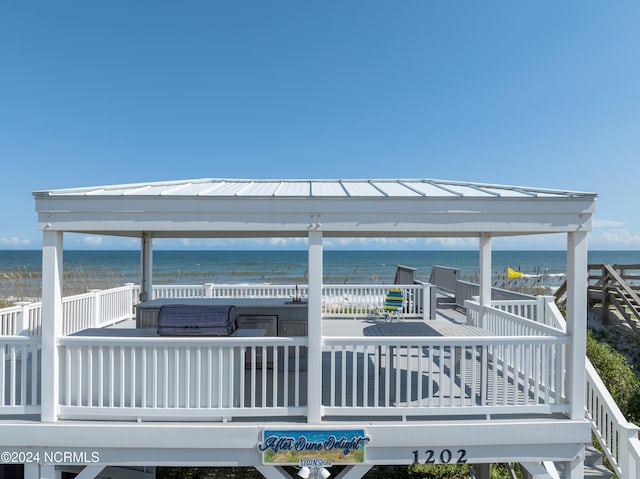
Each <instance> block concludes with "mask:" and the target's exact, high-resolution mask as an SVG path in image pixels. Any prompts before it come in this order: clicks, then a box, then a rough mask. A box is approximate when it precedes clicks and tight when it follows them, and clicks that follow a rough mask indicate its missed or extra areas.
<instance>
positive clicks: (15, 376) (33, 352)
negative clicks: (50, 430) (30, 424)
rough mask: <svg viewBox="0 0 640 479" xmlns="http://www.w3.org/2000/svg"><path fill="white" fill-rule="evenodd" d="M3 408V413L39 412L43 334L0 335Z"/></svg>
mask: <svg viewBox="0 0 640 479" xmlns="http://www.w3.org/2000/svg"><path fill="white" fill-rule="evenodd" d="M0 351H2V353H3V360H2V367H0V408H1V409H2V413H3V414H38V413H39V412H40V338H29V337H24V336H3V337H0Z"/></svg>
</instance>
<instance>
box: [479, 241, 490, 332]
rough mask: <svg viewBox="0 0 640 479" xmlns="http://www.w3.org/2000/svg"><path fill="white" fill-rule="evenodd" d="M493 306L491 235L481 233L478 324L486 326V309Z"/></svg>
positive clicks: (482, 326)
mask: <svg viewBox="0 0 640 479" xmlns="http://www.w3.org/2000/svg"><path fill="white" fill-rule="evenodd" d="M488 306H491V235H489V234H487V233H481V234H480V317H479V318H478V319H479V324H478V326H479V327H481V328H484V316H485V311H484V309H485V308H486V307H488Z"/></svg>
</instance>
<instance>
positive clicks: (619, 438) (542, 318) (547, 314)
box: [492, 296, 640, 479]
mask: <svg viewBox="0 0 640 479" xmlns="http://www.w3.org/2000/svg"><path fill="white" fill-rule="evenodd" d="M544 298H545V299H544V300H543V302H542V303H538V304H537V305H535V307H534V305H533V304H532V303H531V302H527V301H523V305H522V306H521V307H518V306H514V305H511V306H508V307H507V306H506V303H513V302H512V301H509V302H504V301H494V302H492V306H493V307H495V308H499V309H503V310H508V311H518V312H519V313H520V314H522V313H525V314H527V313H528V314H527V317H529V319H531V320H534V321H537V322H544V323H545V324H547V325H549V326H551V327H553V328H557V329H560V330H562V331H566V322H565V320H564V318H563V316H562V313H560V311H559V310H558V307H557V306H556V304H555V302H554V301H553V300H552V298H551V297H546V296H545V297H544ZM514 308H515V309H514ZM585 394H586V411H585V415H586V418H587V419H588V420H589V421H590V422H591V431H592V432H593V435H594V436H595V438H596V439H597V441H598V443H599V444H600V447H601V448H602V450H603V451H604V454H605V456H606V457H607V459H608V460H609V463H610V464H611V467H612V468H613V471H614V473H615V474H616V476H617V477H618V478H620V479H640V440H639V439H638V430H639V429H640V428H639V427H638V426H636V425H635V424H633V423H631V422H629V421H627V419H626V418H625V417H624V414H622V411H620V408H619V407H618V405H617V404H616V402H615V401H614V399H613V397H612V396H611V394H610V393H609V391H608V390H607V387H606V386H605V384H604V383H603V382H602V379H600V376H599V375H598V373H597V371H596V370H595V368H594V367H593V365H592V364H591V362H590V361H589V360H588V359H587V361H586V379H585Z"/></svg>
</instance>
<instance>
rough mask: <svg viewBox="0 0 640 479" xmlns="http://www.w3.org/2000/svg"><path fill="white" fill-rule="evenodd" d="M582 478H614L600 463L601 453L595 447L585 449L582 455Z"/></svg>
mask: <svg viewBox="0 0 640 479" xmlns="http://www.w3.org/2000/svg"><path fill="white" fill-rule="evenodd" d="M584 477H585V478H587V477H590V478H598V479H610V478H613V477H614V474H613V472H611V471H610V470H609V469H607V467H606V466H605V465H604V464H603V463H602V453H601V452H600V451H598V450H597V449H596V448H595V447H587V448H586V450H585V455H584Z"/></svg>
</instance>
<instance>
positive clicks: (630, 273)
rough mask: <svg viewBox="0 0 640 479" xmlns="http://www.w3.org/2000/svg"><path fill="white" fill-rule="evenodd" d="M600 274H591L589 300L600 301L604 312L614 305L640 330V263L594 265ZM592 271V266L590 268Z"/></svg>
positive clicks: (593, 302) (634, 327) (628, 321)
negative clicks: (639, 282)
mask: <svg viewBox="0 0 640 479" xmlns="http://www.w3.org/2000/svg"><path fill="white" fill-rule="evenodd" d="M594 267H595V269H596V270H599V274H598V275H593V277H592V275H591V274H590V275H589V277H590V280H591V279H593V280H595V283H594V284H592V281H590V282H589V302H590V303H591V304H595V303H600V304H601V305H602V310H603V314H604V313H606V311H608V309H609V307H610V306H613V307H614V308H615V309H616V310H617V311H618V312H619V313H620V314H621V315H622V317H623V318H624V319H625V320H626V321H627V323H628V324H629V325H630V326H631V327H632V328H633V329H635V330H636V331H640V294H639V293H640V284H638V280H640V274H638V272H640V265H608V264H604V265H594ZM589 271H590V272H591V266H590V270H589Z"/></svg>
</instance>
